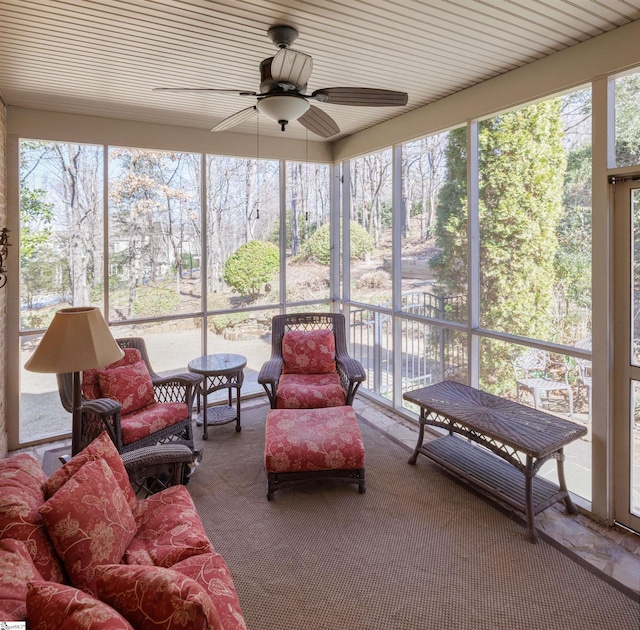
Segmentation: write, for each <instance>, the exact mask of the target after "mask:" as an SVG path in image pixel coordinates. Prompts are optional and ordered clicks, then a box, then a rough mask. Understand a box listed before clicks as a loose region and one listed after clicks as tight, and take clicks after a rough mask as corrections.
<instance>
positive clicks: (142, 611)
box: [96, 564, 222, 630]
mask: <svg viewBox="0 0 640 630" xmlns="http://www.w3.org/2000/svg"><path fill="white" fill-rule="evenodd" d="M96 574H97V579H96V590H97V592H98V597H99V598H100V599H101V600H102V601H103V602H105V603H107V604H109V605H110V606H113V608H115V609H116V610H117V611H118V612H119V613H120V614H121V615H122V616H123V617H125V618H126V619H127V621H129V623H131V625H133V626H134V627H135V628H137V629H138V630H160V629H162V630H174V629H175V630H177V629H180V630H182V629H184V630H187V629H188V630H214V629H215V630H220V629H221V628H222V626H221V624H220V619H219V617H218V613H217V611H216V608H215V606H214V605H213V602H212V601H211V598H210V597H209V595H208V594H207V592H206V591H205V589H204V588H203V587H202V586H200V584H198V583H197V582H196V581H195V580H194V579H192V578H190V577H188V576H186V575H183V574H182V573H178V572H177V571H173V570H172V569H165V568H163V567H153V566H142V565H126V564H118V565H111V566H102V567H98V568H97V569H96Z"/></svg>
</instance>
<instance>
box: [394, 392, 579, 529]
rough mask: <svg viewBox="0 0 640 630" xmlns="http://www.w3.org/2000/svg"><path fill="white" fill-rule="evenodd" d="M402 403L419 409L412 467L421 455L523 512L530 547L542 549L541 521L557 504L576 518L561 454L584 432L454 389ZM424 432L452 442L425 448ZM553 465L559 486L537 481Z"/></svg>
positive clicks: (546, 416)
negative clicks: (440, 432)
mask: <svg viewBox="0 0 640 630" xmlns="http://www.w3.org/2000/svg"><path fill="white" fill-rule="evenodd" d="M403 397H404V399H405V400H407V401H409V402H412V403H414V404H416V405H418V407H420V434H419V436H418V443H417V445H416V448H415V450H414V452H413V455H412V456H411V457H410V458H409V463H410V464H415V463H416V460H417V458H418V455H419V454H420V453H422V454H423V455H425V456H426V457H429V458H430V459H432V460H433V461H435V462H437V463H438V464H439V465H440V466H442V467H443V468H445V469H446V470H448V471H450V472H452V473H453V474H454V475H456V476H458V477H460V478H461V479H463V480H465V481H466V482H468V483H470V484H471V485H473V486H476V487H477V488H479V489H480V490H482V491H484V492H486V493H488V494H491V495H492V496H494V497H496V498H498V499H500V500H501V501H503V502H504V503H506V504H507V505H510V506H511V507H513V508H515V509H517V510H519V511H521V512H523V513H524V514H525V516H526V518H527V529H528V535H529V539H530V540H531V541H532V542H537V541H538V534H537V532H536V527H535V520H534V519H535V515H536V514H538V513H540V512H542V511H543V510H546V509H547V508H548V507H549V506H551V505H553V504H554V503H557V502H558V501H564V502H565V505H566V508H567V511H568V512H569V513H571V514H575V513H577V511H578V510H577V508H576V506H575V505H574V503H573V501H572V500H571V497H570V495H569V491H568V490H567V486H566V482H565V477H564V453H563V449H564V447H565V446H566V445H567V444H569V443H570V442H573V440H576V439H578V438H580V437H582V436H583V435H585V434H586V433H587V428H586V427H584V426H581V425H578V424H575V423H574V422H569V421H568V420H563V419H562V418H558V417H556V416H552V415H551V414H548V413H545V412H543V411H538V410H536V409H532V408H531V407H525V406H524V405H520V404H518V403H515V402H512V401H510V400H506V399H504V398H500V397H499V396H494V395H492V394H488V393H487V392H483V391H481V390H478V389H474V388H473V387H468V386H467V385H461V384H460V383H456V382H453V381H444V382H442V383H436V384H435V385H429V386H428V387H423V388H421V389H416V390H414V391H412V392H407V393H405V394H404V396H403ZM426 425H431V426H436V427H441V428H443V429H446V430H447V431H448V435H445V436H443V437H440V438H437V439H435V440H433V441H431V442H427V443H426V444H423V440H424V428H425V426H426ZM459 436H462V437H459ZM464 438H466V439H464ZM473 442H476V443H477V444H479V445H481V446H476V444H473ZM549 459H555V460H556V461H557V465H558V481H559V483H560V485H559V486H558V485H556V484H554V483H551V482H550V481H548V480H546V479H543V478H541V477H536V474H537V473H538V471H539V470H540V467H541V466H542V465H543V464H544V463H545V462H546V461H547V460H549Z"/></svg>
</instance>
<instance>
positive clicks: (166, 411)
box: [120, 402, 189, 444]
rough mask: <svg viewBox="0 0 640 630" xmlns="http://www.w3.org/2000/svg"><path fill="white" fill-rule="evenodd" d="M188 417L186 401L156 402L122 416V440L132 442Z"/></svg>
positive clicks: (126, 442) (125, 442)
mask: <svg viewBox="0 0 640 630" xmlns="http://www.w3.org/2000/svg"><path fill="white" fill-rule="evenodd" d="M188 417H189V409H188V407H187V405H186V404H185V403H179V402H171V403H154V404H152V405H149V406H148V407H145V408H144V409H140V410H139V411H135V412H133V413H130V414H129V415H128V416H122V417H121V418H120V427H121V429H122V442H123V444H131V443H132V442H135V441H136V440H140V439H142V438H145V437H148V436H149V435H151V434H152V433H155V432H156V431H160V429H164V428H166V427H170V426H172V425H174V424H176V423H177V422H182V421H183V420H186V419H187V418H188Z"/></svg>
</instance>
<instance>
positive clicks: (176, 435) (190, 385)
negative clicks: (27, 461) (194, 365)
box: [57, 337, 202, 455]
mask: <svg viewBox="0 0 640 630" xmlns="http://www.w3.org/2000/svg"><path fill="white" fill-rule="evenodd" d="M116 342H117V344H118V345H119V346H120V347H121V348H123V349H124V348H135V349H137V350H139V351H140V355H141V356H142V360H143V361H144V362H145V363H146V365H147V368H148V370H149V375H150V376H151V382H152V383H153V388H154V393H155V398H156V401H157V402H161V403H164V402H184V403H186V405H187V409H188V414H187V416H186V417H185V419H184V420H182V421H181V422H177V423H176V424H173V425H171V426H170V427H166V428H164V429H161V430H159V431H156V432H155V433H152V434H151V435H148V436H147V437H144V438H142V439H139V440H136V441H135V442H131V443H130V444H124V443H123V441H122V426H121V417H120V414H121V411H122V405H121V404H120V403H119V402H117V401H116V400H113V399H111V398H97V399H95V400H87V399H86V398H84V396H83V398H82V427H81V438H80V444H79V445H78V448H77V450H76V451H75V452H74V453H73V455H75V454H76V452H79V451H81V450H82V449H83V448H85V447H86V446H88V445H89V444H90V443H91V442H92V441H93V440H94V439H95V438H97V437H98V436H99V435H100V434H101V433H102V432H103V431H105V430H106V431H107V432H108V434H109V437H110V438H111V440H112V441H113V443H114V444H115V445H116V448H117V449H118V452H119V453H121V454H122V453H127V452H129V451H134V450H136V449H139V448H142V447H145V446H152V445H154V444H157V443H168V442H179V443H182V444H186V445H187V446H188V447H189V449H191V451H193V425H192V409H193V395H194V391H195V387H196V386H197V385H198V384H199V383H200V382H201V381H202V376H201V375H200V374H193V373H190V372H185V373H184V374H175V375H172V376H160V375H159V374H156V372H154V371H153V369H152V367H151V364H150V362H149V355H148V354H147V348H146V345H145V343H144V339H143V338H142V337H128V338H123V339H116ZM57 377H58V391H59V393H60V400H61V402H62V406H63V407H64V408H65V409H66V410H67V411H68V412H70V413H72V411H73V375H72V374H58V375H57Z"/></svg>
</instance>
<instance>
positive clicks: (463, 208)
mask: <svg viewBox="0 0 640 630" xmlns="http://www.w3.org/2000/svg"><path fill="white" fill-rule="evenodd" d="M445 158H446V172H447V174H446V178H445V182H444V184H443V186H442V188H441V189H440V193H439V194H438V201H437V205H436V222H435V230H434V235H435V241H436V243H435V244H436V247H437V248H438V253H437V254H436V255H435V256H434V257H433V258H432V259H431V260H430V261H429V262H430V265H431V267H432V268H433V270H434V272H435V274H436V279H437V283H436V290H437V291H438V292H440V293H442V294H445V295H461V294H462V295H466V293H467V274H468V269H469V267H468V264H467V132H466V128H465V127H461V128H458V129H454V130H453V131H451V132H450V133H449V139H448V142H447V147H446V149H445Z"/></svg>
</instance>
